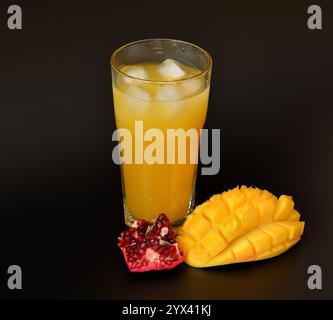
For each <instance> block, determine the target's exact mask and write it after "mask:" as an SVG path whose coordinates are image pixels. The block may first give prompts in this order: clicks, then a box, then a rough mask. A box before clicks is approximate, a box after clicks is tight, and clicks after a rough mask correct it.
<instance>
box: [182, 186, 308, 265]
mask: <svg viewBox="0 0 333 320" xmlns="http://www.w3.org/2000/svg"><path fill="white" fill-rule="evenodd" d="M303 231H304V222H302V221H300V214H299V213H298V212H297V211H296V210H295V209H294V202H293V200H292V197H290V196H286V195H282V196H280V197H279V198H277V197H276V196H274V195H273V194H271V193H270V192H268V191H267V190H260V189H258V188H252V187H249V188H248V187H245V186H242V187H240V188H238V187H237V188H235V189H232V190H229V191H226V192H223V193H221V194H217V195H214V196H212V197H211V198H210V199H209V200H208V201H206V202H204V203H203V204H201V205H199V206H197V207H196V208H195V210H194V211H193V212H192V213H191V214H190V215H189V216H188V217H187V219H186V221H185V222H184V224H183V225H182V227H181V228H180V229H178V232H177V233H178V234H177V242H178V243H179V246H180V248H181V249H182V250H183V252H184V254H185V256H186V259H185V262H186V263H187V264H189V265H191V266H194V267H200V268H203V267H212V266H218V265H224V264H231V263H240V262H247V261H254V260H262V259H267V258H272V257H275V256H277V255H279V254H281V253H283V252H285V251H286V250H288V249H289V248H290V247H292V246H293V245H294V244H295V243H297V242H298V241H299V240H300V238H301V235H302V234H303Z"/></svg>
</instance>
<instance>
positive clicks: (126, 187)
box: [113, 63, 209, 222]
mask: <svg viewBox="0 0 333 320" xmlns="http://www.w3.org/2000/svg"><path fill="white" fill-rule="evenodd" d="M178 65H179V66H180V67H181V69H182V70H184V72H185V75H184V77H182V78H181V79H183V78H184V81H181V80H180V81H177V82H176V83H173V84H172V86H171V85H169V84H168V79H166V77H165V75H161V74H159V73H158V68H159V67H160V65H158V64H143V65H140V66H137V65H136V66H125V67H123V68H122V69H121V71H122V72H123V73H124V74H128V75H131V74H133V73H134V74H136V75H139V76H144V77H145V79H147V80H148V81H140V82H138V81H136V79H133V78H131V77H128V78H126V76H125V77H124V78H122V79H118V80H119V81H117V83H116V84H115V83H114V84H113V96H114V108H115V117H116V124H117V128H125V129H128V130H129V131H130V132H131V134H132V137H133V141H134V139H141V137H137V136H136V132H135V122H136V121H142V124H143V134H145V132H146V131H147V130H148V129H150V128H158V129H159V130H161V132H162V133H163V136H164V139H166V137H167V129H179V128H181V129H185V130H187V129H192V128H194V129H195V130H197V132H198V134H200V129H201V128H202V127H203V125H204V122H205V118H206V112H207V104H208V94H209V86H205V84H204V83H202V81H203V80H202V79H198V78H196V77H195V75H196V74H198V73H199V71H198V70H197V69H195V68H193V67H189V66H185V65H182V64H180V63H178ZM133 70H134V72H132V73H131V71H133ZM149 143H150V142H147V141H145V142H143V143H142V144H143V148H146V147H147V146H148V145H149ZM166 145H167V142H166V141H165V143H164V150H165V152H164V154H165V153H166ZM132 148H133V150H132V151H133V152H132V154H133V155H134V154H135V143H134V142H133V144H132ZM191 152H196V151H195V150H191V149H190V148H189V145H188V144H187V145H186V154H187V157H186V159H187V160H186V163H185V164H179V163H177V162H176V163H175V164H170V163H164V164H157V163H154V164H147V163H145V162H143V163H139V164H137V163H132V164H122V168H121V170H122V178H123V191H124V198H125V199H124V201H125V211H126V210H127V211H128V212H129V213H130V215H131V216H132V217H133V218H135V219H145V220H150V221H151V220H153V219H155V218H156V217H157V216H158V215H159V214H160V213H162V212H163V213H166V214H167V216H168V217H169V219H170V221H171V222H175V221H179V220H181V219H182V218H183V217H184V216H186V214H187V213H188V212H189V210H190V209H191V205H193V201H194V199H193V198H192V197H193V190H194V185H195V179H196V168H197V165H196V164H193V163H189V161H188V159H189V156H190V153H191ZM164 159H165V162H167V156H166V155H164Z"/></svg>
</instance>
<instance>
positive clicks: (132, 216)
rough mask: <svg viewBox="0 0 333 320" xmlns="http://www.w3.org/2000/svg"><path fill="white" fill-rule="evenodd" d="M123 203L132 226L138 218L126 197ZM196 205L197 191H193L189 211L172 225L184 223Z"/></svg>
mask: <svg viewBox="0 0 333 320" xmlns="http://www.w3.org/2000/svg"><path fill="white" fill-rule="evenodd" d="M123 203H124V214H125V223H126V224H127V225H128V226H129V227H130V226H131V225H133V223H134V222H135V221H136V220H137V218H136V217H135V215H134V214H132V213H131V212H129V210H128V207H127V203H126V199H124V202H123ZM194 206H195V192H192V195H191V199H190V201H189V206H188V210H187V213H186V214H185V215H184V217H182V218H181V219H178V220H176V221H172V222H171V226H172V227H179V226H180V225H182V224H183V222H184V221H185V219H186V218H187V216H188V215H189V214H190V213H191V212H192V211H193V209H194ZM161 213H162V212H161ZM156 218H157V217H156Z"/></svg>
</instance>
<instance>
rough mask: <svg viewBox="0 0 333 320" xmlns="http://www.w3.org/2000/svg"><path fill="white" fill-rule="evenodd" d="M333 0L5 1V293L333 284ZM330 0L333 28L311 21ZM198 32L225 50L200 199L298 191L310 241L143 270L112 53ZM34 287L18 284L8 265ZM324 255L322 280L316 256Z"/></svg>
mask: <svg viewBox="0 0 333 320" xmlns="http://www.w3.org/2000/svg"><path fill="white" fill-rule="evenodd" d="M328 2H329V1H325V2H324V1H317V0H316V1H311V2H309V1H262V2H258V1H232V2H231V1H216V2H211V1H202V2H201V3H196V2H192V1H172V0H169V1H163V2H162V1H135V2H134V1H133V2H129V1H114V2H113V1H107V0H105V1H93V2H92V1H90V2H89V3H90V4H88V3H87V2H83V1H80V2H79V1H45V0H44V1H32V0H31V1H17V2H16V4H19V5H21V6H22V10H23V30H20V31H10V30H8V28H7V25H6V24H7V17H8V15H7V8H8V6H9V5H11V4H13V3H12V2H10V1H3V0H1V4H0V292H1V297H5V298H92V299H95V298H113V299H114V298H119V299H127V298H132V299H143V298H155V299H156V298H157V299H158V298H164V299H237V298H238V299H281V298H285V299H289V298H293V299H298V298H307V299H317V298H333V276H332V274H331V273H330V271H331V269H332V267H333V259H332V238H331V235H332V231H331V230H332V227H333V218H332V217H333V210H332V209H333V199H332V188H331V186H332V179H333V175H332V168H331V165H332V163H333V132H332V119H333V112H332V97H331V95H332V89H333V88H332V71H333V68H332V56H333V50H332V49H333V45H332V38H333V37H332V32H331V29H332V21H333V19H332V6H330V7H329V5H328ZM313 3H314V4H319V5H321V7H322V10H323V29H322V30H316V31H310V30H309V29H308V28H307V17H308V14H307V8H308V6H309V5H310V4H313ZM153 37H165V38H176V39H182V40H186V41H190V42H193V43H196V44H198V45H200V46H202V47H203V48H205V49H206V50H208V51H209V52H210V53H211V55H212V57H213V62H214V65H213V76H212V87H211V97H210V103H209V112H208V116H207V122H206V127H207V128H221V129H222V137H221V138H222V139H221V140H222V141H221V150H222V155H221V169H222V170H221V172H220V173H219V175H217V176H204V177H199V179H198V184H197V202H198V203H201V202H202V201H204V200H206V199H207V198H209V196H210V195H212V194H214V193H218V192H221V191H223V190H226V189H229V188H232V187H235V186H237V185H241V184H246V185H256V186H258V187H261V188H266V189H268V190H270V191H271V192H273V193H275V194H277V195H280V194H289V195H292V196H293V197H294V200H295V202H296V208H297V209H298V210H299V211H300V212H301V214H302V217H303V219H304V220H305V221H306V229H305V234H304V236H303V239H302V241H301V242H300V243H299V244H298V245H297V246H295V247H294V248H293V249H291V250H290V251H288V252H287V253H286V254H284V255H282V256H279V257H277V258H275V259H271V260H267V261H262V262H256V263H249V264H243V265H232V266H226V267H219V268H212V269H203V270H201V269H194V268H190V267H188V266H186V265H185V264H183V265H181V266H179V267H178V268H176V269H174V270H172V271H169V272H157V273H147V274H130V273H129V272H128V271H127V269H126V267H125V264H124V261H123V259H122V257H121V253H120V251H119V249H118V248H117V247H116V239H117V235H118V233H119V232H120V230H122V229H123V228H124V224H123V212H122V196H121V189H120V176H119V168H118V167H117V166H116V165H114V164H113V163H112V158H111V153H112V148H113V146H114V143H113V142H112V140H111V136H112V132H113V130H114V129H115V123H114V115H113V105H112V94H111V77H110V68H109V57H110V55H111V53H112V52H113V51H114V50H115V49H117V48H118V47H119V46H121V45H123V44H125V43H127V42H130V41H134V40H138V39H142V38H153ZM12 264H18V265H20V266H21V267H22V270H23V290H21V291H15V292H12V291H10V290H8V289H7V286H6V281H7V268H8V266H9V265H12ZM311 264H318V265H320V266H321V267H322V269H323V290H314V291H311V290H309V289H308V288H307V277H308V275H307V268H308V266H309V265H311Z"/></svg>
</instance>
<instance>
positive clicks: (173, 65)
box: [157, 59, 186, 80]
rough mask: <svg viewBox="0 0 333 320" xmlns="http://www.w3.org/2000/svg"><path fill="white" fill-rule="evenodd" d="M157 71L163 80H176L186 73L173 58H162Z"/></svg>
mask: <svg viewBox="0 0 333 320" xmlns="http://www.w3.org/2000/svg"><path fill="white" fill-rule="evenodd" d="M157 72H158V73H159V74H160V75H161V76H163V77H164V78H165V80H176V79H179V78H183V77H184V76H185V75H186V72H185V71H184V70H183V69H182V68H181V67H180V66H179V64H178V63H177V61H175V60H173V59H166V60H164V61H163V62H162V63H161V64H160V65H159V67H158V68H157Z"/></svg>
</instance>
